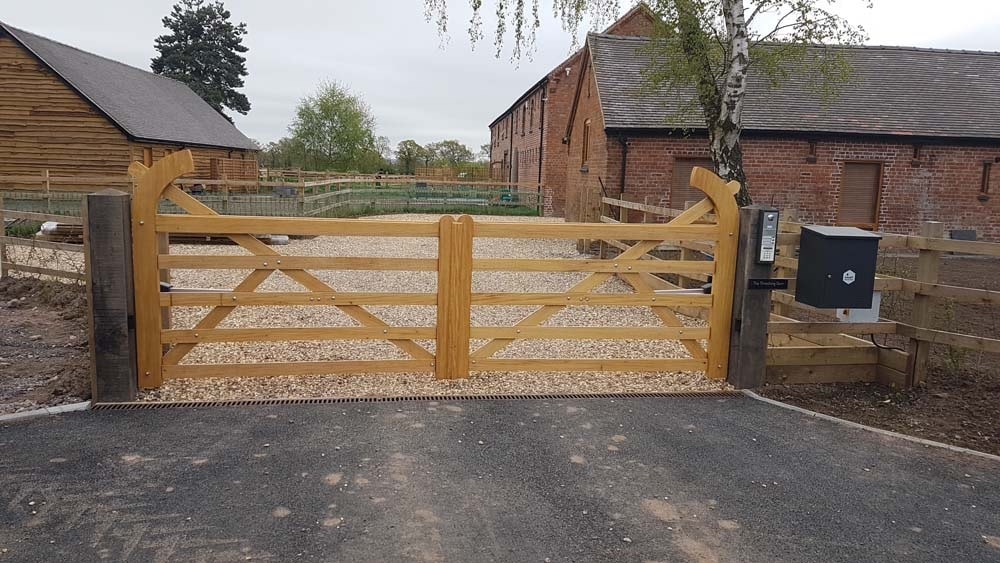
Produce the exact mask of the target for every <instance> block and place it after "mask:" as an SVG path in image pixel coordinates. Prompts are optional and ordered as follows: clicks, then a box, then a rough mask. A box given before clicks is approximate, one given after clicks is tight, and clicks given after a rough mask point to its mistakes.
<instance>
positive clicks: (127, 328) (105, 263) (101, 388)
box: [84, 189, 139, 403]
mask: <svg viewBox="0 0 1000 563" xmlns="http://www.w3.org/2000/svg"><path fill="white" fill-rule="evenodd" d="M131 215H132V211H131V197H130V196H129V194H127V193H124V192H120V191H118V190H113V189H108V190H104V191H101V192H98V193H95V194H88V195H87V198H86V204H85V207H84V225H85V228H84V238H85V244H86V251H85V254H86V259H87V292H88V297H89V304H90V318H89V324H90V364H91V381H92V391H93V397H92V399H91V400H92V401H93V402H95V403H108V402H121V401H133V400H135V398H136V394H137V392H138V388H139V382H138V373H137V367H136V351H135V321H134V319H135V299H134V298H135V295H134V291H133V282H132V225H131Z"/></svg>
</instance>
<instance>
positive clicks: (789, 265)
mask: <svg viewBox="0 0 1000 563" xmlns="http://www.w3.org/2000/svg"><path fill="white" fill-rule="evenodd" d="M602 203H603V208H602V214H601V221H602V222H605V223H620V222H627V221H629V220H630V219H631V220H633V221H640V222H658V221H663V220H667V219H669V218H671V217H675V216H677V215H679V214H681V213H683V211H680V210H674V209H668V208H664V207H660V206H654V205H648V204H644V203H637V202H630V201H625V200H621V199H614V198H603V200H602ZM801 228H802V223H796V222H793V221H782V223H781V229H780V230H781V233H780V234H779V236H778V245H779V252H778V256H777V258H776V260H775V268H776V273H777V277H784V278H793V280H792V282H791V284H790V287H789V290H788V291H773V292H772V293H771V297H772V302H773V311H774V313H773V314H772V316H771V322H770V323H769V325H768V333H769V335H770V336H769V348H768V354H767V363H768V381H770V382H774V383H824V382H846V381H882V382H885V383H891V384H897V385H904V386H909V385H914V384H919V383H920V382H922V381H924V379H925V378H926V374H927V364H928V350H929V347H930V345H931V344H943V345H947V346H953V347H957V348H962V349H968V350H976V351H982V352H990V353H1000V340H998V339H995V338H987V337H983V336H974V335H969V334H959V333H955V332H948V331H942V330H933V329H932V328H930V321H931V318H932V317H933V308H934V307H935V306H936V303H935V301H936V300H939V299H948V300H952V301H954V302H959V303H970V304H977V305H991V306H995V305H1000V292H997V291H989V290H986V289H981V288H967V287H958V286H952V285H944V284H941V283H939V280H938V271H939V267H940V261H941V260H942V255H943V254H944V253H947V252H955V253H962V254H967V255H971V256H984V257H993V258H1000V244H996V243H987V242H974V241H960V240H951V239H946V238H943V234H944V229H943V225H942V224H941V223H933V222H932V223H926V224H925V225H924V227H923V230H922V233H921V235H919V236H914V235H900V234H892V233H879V234H880V235H881V236H882V240H881V242H880V249H881V250H883V251H886V250H888V251H894V252H910V253H913V252H915V253H916V255H917V261H918V266H917V279H905V278H900V277H893V276H887V275H879V276H877V278H876V281H875V290H877V291H882V292H886V293H891V292H900V293H901V294H902V295H906V296H910V295H912V299H913V308H912V318H911V319H910V322H909V323H905V322H900V321H897V320H890V319H885V318H883V319H880V320H879V322H872V323H850V322H840V321H838V320H835V319H836V314H835V312H834V311H832V310H822V309H816V308H814V307H811V306H809V305H805V304H802V303H798V302H797V301H795V296H794V289H795V282H794V278H795V276H796V273H797V270H798V258H797V253H798V244H799V239H800V231H801ZM620 247H621V243H620V242H618V241H614V240H603V241H600V248H599V253H600V254H601V255H602V256H604V255H607V254H608V253H613V252H615V251H616V249H617V248H620ZM657 250H659V251H661V252H676V253H678V254H680V255H681V256H683V257H686V258H687V259H692V258H693V257H695V256H698V255H705V254H712V253H714V252H715V247H714V245H712V244H711V243H703V242H691V241H683V242H680V243H675V244H672V245H664V246H662V247H660V248H659V249H657ZM649 258H650V259H655V257H653V256H650V257H649ZM678 278H679V279H678V280H676V282H677V283H676V284H669V282H664V283H665V284H669V286H674V287H682V286H683V287H690V286H695V285H701V284H703V283H705V282H706V281H707V280H708V278H707V276H704V275H700V274H680V275H679V276H678ZM793 315H794V316H797V317H802V318H804V319H805V320H800V319H795V318H792V316H793ZM876 334H879V335H898V336H900V337H905V338H907V339H908V341H909V344H908V346H907V350H905V351H903V350H899V349H894V348H891V347H887V346H879V345H876V344H874V342H873V341H872V340H871V339H865V338H861V336H867V337H869V338H870V337H871V336H872V335H876Z"/></svg>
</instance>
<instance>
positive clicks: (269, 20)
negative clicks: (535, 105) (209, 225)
mask: <svg viewBox="0 0 1000 563" xmlns="http://www.w3.org/2000/svg"><path fill="white" fill-rule="evenodd" d="M620 1H621V5H622V12H624V11H626V10H627V9H628V8H629V7H630V6H631V3H630V2H629V0H620ZM874 2H875V7H874V9H871V10H867V9H864V8H863V7H862V6H863V4H864V1H863V0H840V1H839V2H838V3H837V6H838V8H837V9H838V11H839V13H841V14H844V15H846V16H848V17H849V18H850V20H851V21H852V22H853V23H856V24H860V25H862V26H864V27H865V28H866V30H867V31H868V33H869V35H870V36H871V41H870V43H872V44H880V45H908V46H918V47H946V48H955V49H978V50H986V51H1000V33H998V32H997V25H998V24H997V22H998V21H1000V2H996V1H994V0H949V1H948V2H941V1H940V0H935V1H931V0H874ZM173 3H174V0H143V1H142V2H135V1H134V0H127V1H126V0H91V1H89V2H81V1H79V0H30V1H29V0H25V1H20V0H3V3H2V5H3V8H2V9H0V20H3V21H5V22H6V23H9V24H11V25H13V26H15V27H20V28H22V29H25V30H27V31H31V32H33V33H37V34H39V35H44V36H46V37H49V38H51V39H55V40H58V41H62V42H64V43H68V44H70V45H73V46H75V47H79V48H81V49H84V50H87V51H91V52H94V53H97V54H100V55H103V56H106V57H110V58H113V59H117V60H119V61H122V62H125V63H127V64H131V65H134V66H137V67H141V68H144V69H148V68H149V61H150V59H151V58H152V57H153V56H154V54H155V51H154V49H153V39H154V38H155V37H156V36H158V35H160V34H161V33H163V28H162V24H161V19H162V18H163V16H164V15H166V14H167V13H169V11H170V7H171V6H172V4H173ZM449 4H450V5H451V6H450V9H451V16H450V19H451V32H450V34H451V38H450V41H449V42H448V44H447V45H446V46H445V47H444V48H443V49H442V48H440V40H439V36H438V34H437V30H436V28H435V27H434V26H433V25H431V24H428V23H426V22H425V21H424V17H423V6H424V2H423V0H325V1H324V0H228V1H227V2H226V6H227V7H228V8H229V9H230V10H231V11H232V12H233V17H234V19H236V20H238V21H244V22H246V23H247V26H248V28H249V35H248V36H247V38H246V45H247V46H248V47H249V48H250V52H249V53H248V54H247V59H248V60H247V66H248V68H249V71H250V76H249V77H248V78H247V86H246V89H245V92H246V94H247V96H248V97H249V98H250V102H251V104H252V105H253V109H252V110H251V111H250V113H249V114H248V115H246V116H240V115H236V116H235V117H236V124H237V126H239V128H240V129H241V130H242V131H243V132H244V133H245V134H247V135H248V136H250V137H252V138H254V139H257V140H259V141H262V142H267V141H273V140H276V139H278V138H280V137H282V136H284V135H286V134H287V129H288V124H289V123H290V122H291V120H292V116H293V113H294V110H295V105H296V103H297V102H298V101H299V100H300V99H301V98H302V97H303V96H305V95H307V94H309V93H311V92H313V91H315V89H316V86H317V84H318V83H319V82H321V81H323V80H336V81H339V82H341V83H343V84H346V85H348V86H349V87H350V88H351V89H352V90H353V91H354V92H356V93H358V94H360V95H361V96H362V97H363V98H364V99H365V100H366V101H367V102H368V104H369V105H370V106H371V108H372V111H373V112H374V114H375V117H376V119H377V120H378V133H379V134H380V135H385V136H387V137H389V139H390V140H391V142H392V144H393V145H395V144H396V143H397V142H399V141H401V140H403V139H408V138H412V139H416V140H417V142H419V143H427V142H432V141H436V140H441V139H450V138H457V139H459V140H461V141H462V142H464V143H465V144H467V145H469V146H470V147H471V148H473V150H474V151H478V147H479V146H480V145H481V144H483V143H486V142H488V140H489V131H488V129H487V125H488V124H489V123H490V122H491V121H493V119H494V118H495V117H497V116H498V115H499V114H500V113H501V112H502V111H503V110H505V109H506V108H507V107H508V106H509V105H510V104H511V103H512V102H513V101H514V100H515V99H516V98H517V97H518V96H519V95H520V94H522V93H523V92H524V91H525V90H527V88H528V87H530V86H531V85H532V84H533V83H535V82H537V81H538V80H539V79H540V78H541V77H542V76H544V74H545V73H546V72H547V71H548V70H550V69H551V68H552V67H554V66H555V65H556V64H558V63H560V62H561V61H562V60H563V59H564V58H565V57H566V56H567V55H568V54H569V53H570V44H571V41H572V38H571V37H570V36H569V35H567V34H566V33H565V32H564V31H562V29H561V26H560V24H559V22H558V21H557V20H555V19H553V18H552V16H551V8H550V6H551V0H542V15H543V21H542V29H541V30H540V33H539V38H538V44H537V52H536V53H535V54H534V57H533V60H522V61H521V62H520V63H519V64H517V65H515V64H513V63H511V62H510V57H509V54H507V53H505V54H504V56H503V57H501V58H500V59H499V60H498V59H497V58H495V57H494V50H493V45H492V35H491V34H490V33H489V32H488V31H489V29H491V28H492V26H493V25H494V20H493V16H492V14H493V5H492V2H491V0H486V1H485V2H484V8H483V11H484V24H485V25H484V27H485V28H486V29H487V36H486V39H485V41H484V42H483V43H481V44H480V45H479V46H478V47H477V48H476V50H475V51H472V50H471V49H470V47H469V41H468V38H467V35H466V22H467V21H468V19H469V15H470V13H471V12H470V11H469V8H468V7H467V6H468V0H449ZM529 5H530V3H529ZM584 32H585V29H584V30H581V35H582V34H583V33H584Z"/></svg>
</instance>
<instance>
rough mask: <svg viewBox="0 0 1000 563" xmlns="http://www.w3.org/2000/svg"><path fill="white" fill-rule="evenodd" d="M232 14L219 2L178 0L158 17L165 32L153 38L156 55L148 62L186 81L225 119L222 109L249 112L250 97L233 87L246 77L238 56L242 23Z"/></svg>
mask: <svg viewBox="0 0 1000 563" xmlns="http://www.w3.org/2000/svg"><path fill="white" fill-rule="evenodd" d="M231 17H232V14H230V13H229V11H228V10H226V8H225V7H224V6H223V4H222V2H214V3H210V4H206V3H205V0H181V1H180V2H179V3H177V4H175V5H174V7H173V10H172V11H171V12H170V15H168V16H166V17H165V18H163V26H164V27H166V28H167V30H168V31H169V33H167V34H166V35H161V36H159V37H157V38H156V43H155V47H156V50H157V51H158V52H159V55H157V56H156V57H155V58H154V59H153V62H152V64H151V65H150V67H151V68H152V70H153V72H155V73H156V74H160V75H163V76H168V77H170V78H174V79H176V80H180V81H181V82H183V83H185V84H187V85H188V86H189V87H190V88H191V89H192V90H194V92H195V93H196V94H198V95H199V96H201V98H202V99H203V100H205V101H206V102H208V104H209V105H210V106H212V107H213V108H215V110H216V111H218V112H219V113H221V114H222V115H223V116H225V117H226V119H229V120H230V121H232V119H230V118H229V116H228V115H226V113H225V112H224V111H223V109H224V108H229V109H231V110H233V111H236V112H239V113H241V114H244V115H246V113H247V112H249V111H250V101H249V100H248V99H247V97H246V96H245V95H244V94H243V93H242V92H239V91H237V89H238V88H242V87H243V85H244V83H243V78H244V77H246V76H247V66H246V58H245V57H244V56H243V55H242V53H246V52H247V51H248V49H247V47H246V46H245V45H243V37H244V36H245V35H246V34H247V26H246V24H245V23H239V24H234V23H233V22H232V21H230V18H231Z"/></svg>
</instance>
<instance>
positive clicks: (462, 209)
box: [321, 204, 539, 218]
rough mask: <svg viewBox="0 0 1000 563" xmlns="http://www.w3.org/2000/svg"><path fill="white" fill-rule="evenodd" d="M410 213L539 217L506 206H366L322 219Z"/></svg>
mask: <svg viewBox="0 0 1000 563" xmlns="http://www.w3.org/2000/svg"><path fill="white" fill-rule="evenodd" d="M409 213H428V214H436V213H442V214H443V213H447V214H469V215H506V216H513V217H538V216H539V213H538V210H537V209H535V208H534V207H505V206H495V205H490V206H477V205H465V206H462V205H442V206H433V207H432V206H409V205H405V204H404V205H401V206H391V205H387V206H382V205H374V206H372V205H365V206H362V207H354V208H351V207H340V208H334V209H331V210H329V211H327V212H326V213H323V214H322V215H321V216H322V217H327V218H348V217H370V216H373V215H404V214H409Z"/></svg>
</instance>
